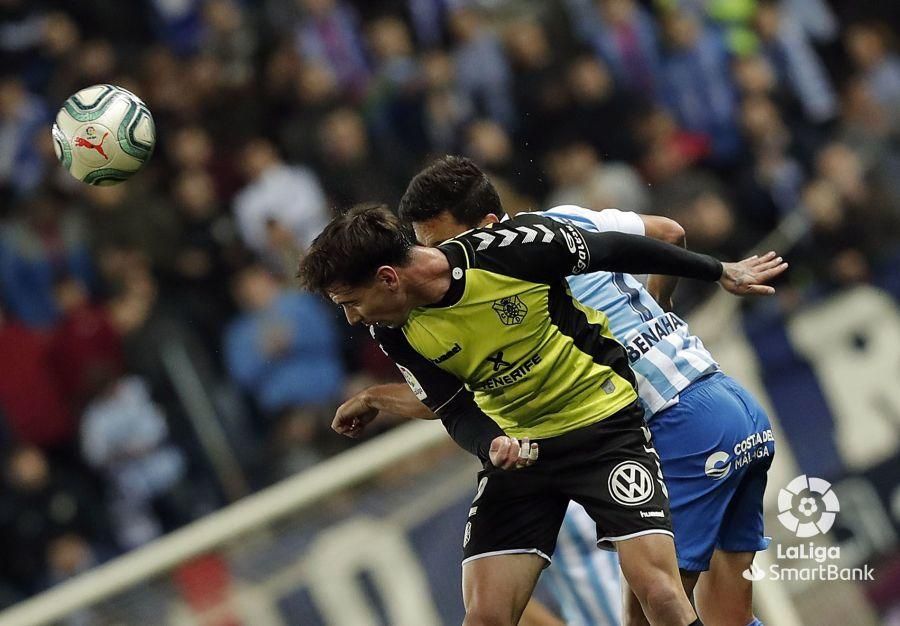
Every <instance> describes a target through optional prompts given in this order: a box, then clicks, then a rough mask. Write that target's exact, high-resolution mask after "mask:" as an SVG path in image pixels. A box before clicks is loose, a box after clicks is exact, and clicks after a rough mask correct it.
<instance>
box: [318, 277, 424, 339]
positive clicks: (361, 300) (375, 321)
mask: <svg viewBox="0 0 900 626" xmlns="http://www.w3.org/2000/svg"><path fill="white" fill-rule="evenodd" d="M381 269H383V268H381ZM381 269H380V270H379V274H378V275H377V276H376V278H375V280H373V281H372V282H371V283H369V284H366V285H360V286H356V287H349V286H347V285H336V286H335V287H333V288H332V289H329V291H328V295H329V297H330V298H331V300H332V302H334V303H335V304H337V305H338V306H340V307H341V308H342V309H343V310H344V315H345V316H346V317H347V323H349V324H350V325H351V326H352V325H356V324H365V325H366V326H391V327H396V326H402V325H403V323H404V322H405V321H406V318H407V317H409V310H408V308H407V307H406V304H405V299H404V298H403V297H402V295H401V293H400V290H399V279H398V277H397V274H396V272H395V271H393V268H389V270H390V271H389V272H382V271H381ZM382 274H386V275H382Z"/></svg>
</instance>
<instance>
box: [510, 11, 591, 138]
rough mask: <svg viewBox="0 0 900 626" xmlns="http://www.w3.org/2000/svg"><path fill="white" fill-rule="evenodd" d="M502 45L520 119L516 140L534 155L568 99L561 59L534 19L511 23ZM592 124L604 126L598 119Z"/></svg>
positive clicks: (545, 33) (561, 117) (541, 25)
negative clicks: (508, 66) (504, 49)
mask: <svg viewBox="0 0 900 626" xmlns="http://www.w3.org/2000/svg"><path fill="white" fill-rule="evenodd" d="M505 44H506V51H507V55H508V56H509V61H510V69H511V70H512V93H513V99H514V101H515V105H516V109H517V111H518V118H519V124H518V130H517V137H519V138H521V142H520V143H521V145H522V147H523V149H524V150H525V152H532V153H533V152H534V151H536V150H542V149H543V148H544V147H545V143H546V139H547V137H546V132H545V131H546V129H547V128H549V127H551V126H552V125H555V124H559V123H561V122H562V121H563V107H564V106H565V105H566V101H567V97H566V89H565V84H564V82H563V80H564V78H563V72H564V68H563V63H562V59H561V58H560V54H559V53H558V52H557V51H556V50H555V49H554V47H553V46H551V45H550V41H549V39H548V36H547V32H546V30H545V28H544V26H543V24H541V23H540V22H539V21H537V20H521V21H517V22H514V23H513V24H511V25H510V26H509V27H508V28H507V30H506V37H505ZM595 121H596V122H597V123H598V124H600V125H602V124H603V120H602V119H601V118H597V119H596V120H595Z"/></svg>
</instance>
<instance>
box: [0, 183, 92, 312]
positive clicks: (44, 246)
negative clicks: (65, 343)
mask: <svg viewBox="0 0 900 626" xmlns="http://www.w3.org/2000/svg"><path fill="white" fill-rule="evenodd" d="M92 265H93V263H92V261H91V257H90V251H89V249H88V232H87V230H86V224H85V223H84V220H82V219H81V217H80V216H79V215H78V214H77V213H75V212H72V211H66V210H65V208H64V206H63V204H62V199H61V198H58V197H55V196H54V195H51V194H50V193H44V194H41V195H39V196H37V197H35V198H33V199H32V200H31V202H29V203H28V204H27V205H26V211H24V212H23V214H22V215H21V216H20V217H19V218H18V219H15V220H13V221H10V222H9V223H8V224H7V228H6V229H5V232H2V233H0V290H2V294H3V299H4V301H5V302H6V306H7V308H8V310H9V312H10V314H12V315H13V316H15V317H17V318H18V319H20V320H21V321H23V322H24V323H25V324H27V325H28V326H31V327H33V328H42V329H49V328H50V327H51V326H52V325H53V324H54V323H55V322H56V321H58V319H59V309H58V307H57V305H56V302H55V299H54V294H53V286H54V284H55V282H56V280H57V279H59V278H61V277H63V276H74V277H76V278H77V279H78V280H80V281H82V282H83V283H84V284H86V285H91V284H93V267H92Z"/></svg>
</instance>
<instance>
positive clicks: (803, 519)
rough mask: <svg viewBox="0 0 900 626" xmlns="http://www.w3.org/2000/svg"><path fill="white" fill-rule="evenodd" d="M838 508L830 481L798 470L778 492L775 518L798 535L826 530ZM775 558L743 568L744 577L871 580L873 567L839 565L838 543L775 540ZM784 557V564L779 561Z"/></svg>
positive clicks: (753, 578) (839, 506)
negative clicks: (797, 474)
mask: <svg viewBox="0 0 900 626" xmlns="http://www.w3.org/2000/svg"><path fill="white" fill-rule="evenodd" d="M840 510H841V504H840V502H839V501H838V497H837V495H836V494H835V493H834V491H833V490H832V489H831V483H829V482H828V481H827V480H822V479H821V478H816V477H814V476H809V477H807V476H806V474H801V475H800V476H797V477H796V478H795V479H793V480H792V481H791V482H789V483H788V484H787V486H785V487H784V488H783V489H781V491H779V492H778V521H779V522H781V525H782V526H784V527H785V528H787V529H788V530H789V531H791V532H792V533H793V534H794V535H796V536H797V537H798V538H800V539H807V538H810V537H815V536H816V535H820V534H824V533H827V532H828V531H829V530H831V527H832V526H833V525H834V520H835V519H836V518H837V514H838V513H839V512H840ZM775 557H776V558H777V560H778V562H776V563H772V564H771V565H769V567H768V569H762V568H761V567H759V566H758V565H756V564H755V563H753V564H751V565H750V567H749V568H748V569H746V570H744V572H743V576H744V578H746V579H747V580H751V581H758V580H762V579H764V578H769V579H770V580H800V581H829V580H874V575H875V570H874V569H872V568H871V567H869V566H868V565H864V566H863V567H853V568H851V567H841V566H840V565H839V564H838V563H835V562H834V561H840V560H841V548H840V546H817V545H816V544H815V543H814V542H812V541H809V542H808V543H805V544H799V545H789V546H785V545H784V544H782V543H777V544H775ZM783 561H787V562H788V563H787V565H790V566H786V565H784V564H783V563H782V562H783Z"/></svg>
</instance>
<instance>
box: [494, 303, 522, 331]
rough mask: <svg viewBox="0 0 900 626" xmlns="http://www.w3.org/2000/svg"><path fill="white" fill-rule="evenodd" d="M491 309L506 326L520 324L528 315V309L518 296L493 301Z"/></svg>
mask: <svg viewBox="0 0 900 626" xmlns="http://www.w3.org/2000/svg"><path fill="white" fill-rule="evenodd" d="M492 307H493V309H494V311H496V312H497V315H498V317H500V321H501V322H503V323H504V324H505V325H506V326H515V325H516V324H521V323H522V322H523V321H524V320H525V316H526V315H527V314H528V307H527V306H525V303H524V302H522V299H521V298H520V297H519V296H512V297H511V298H501V299H500V300H494V304H493V305H492Z"/></svg>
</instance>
